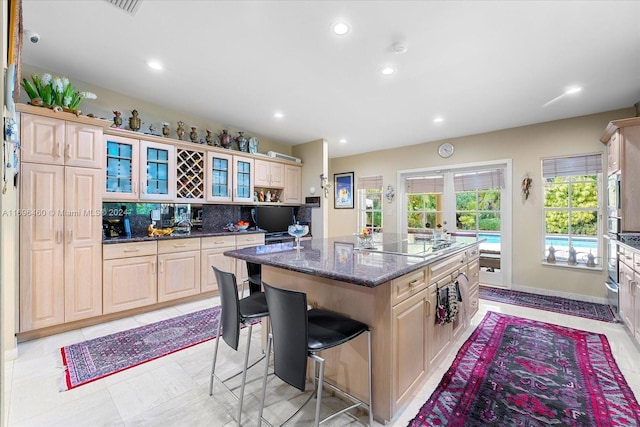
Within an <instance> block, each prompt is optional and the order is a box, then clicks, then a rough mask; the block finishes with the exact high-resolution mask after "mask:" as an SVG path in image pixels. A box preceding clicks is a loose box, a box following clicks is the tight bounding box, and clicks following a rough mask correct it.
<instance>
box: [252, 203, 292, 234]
mask: <svg viewBox="0 0 640 427" xmlns="http://www.w3.org/2000/svg"><path fill="white" fill-rule="evenodd" d="M293 218H294V212H293V207H291V206H258V207H257V208H256V223H257V225H258V227H259V228H261V229H263V230H266V232H267V234H279V233H287V230H288V228H289V226H290V225H291V224H293V221H294V219H293Z"/></svg>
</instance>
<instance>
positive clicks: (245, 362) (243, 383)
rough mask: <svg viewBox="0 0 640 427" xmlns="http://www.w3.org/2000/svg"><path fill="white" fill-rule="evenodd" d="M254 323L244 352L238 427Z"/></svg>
mask: <svg viewBox="0 0 640 427" xmlns="http://www.w3.org/2000/svg"><path fill="white" fill-rule="evenodd" d="M252 328H253V324H251V323H249V335H248V337H247V350H246V351H245V354H244V366H243V367H242V383H241V385H240V404H239V405H238V427H240V419H241V418H242V402H243V401H244V386H245V384H246V382H247V366H248V365H249V350H250V349H251V330H252Z"/></svg>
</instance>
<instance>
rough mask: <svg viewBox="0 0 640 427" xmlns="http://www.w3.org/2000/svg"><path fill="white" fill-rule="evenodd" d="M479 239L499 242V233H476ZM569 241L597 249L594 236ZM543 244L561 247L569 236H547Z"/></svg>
mask: <svg viewBox="0 0 640 427" xmlns="http://www.w3.org/2000/svg"><path fill="white" fill-rule="evenodd" d="M478 238H479V239H487V243H497V244H499V243H500V235H499V234H488V233H478ZM571 243H572V245H573V247H574V248H576V249H597V247H598V241H597V239H596V238H595V237H594V238H588V237H574V238H573V239H571ZM545 246H546V247H549V246H553V247H556V248H557V247H562V246H569V238H568V237H548V238H547V240H546V242H545Z"/></svg>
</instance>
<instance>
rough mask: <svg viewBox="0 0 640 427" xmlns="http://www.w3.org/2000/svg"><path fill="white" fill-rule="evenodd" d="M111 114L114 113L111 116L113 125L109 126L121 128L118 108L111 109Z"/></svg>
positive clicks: (120, 115) (120, 114) (120, 116)
mask: <svg viewBox="0 0 640 427" xmlns="http://www.w3.org/2000/svg"><path fill="white" fill-rule="evenodd" d="M113 114H115V116H113V125H111V127H112V128H119V129H120V128H122V113H121V112H120V111H118V110H113Z"/></svg>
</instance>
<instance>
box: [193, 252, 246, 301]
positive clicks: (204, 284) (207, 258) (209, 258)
mask: <svg viewBox="0 0 640 427" xmlns="http://www.w3.org/2000/svg"><path fill="white" fill-rule="evenodd" d="M232 249H233V247H231V248H220V249H204V250H202V252H201V264H200V268H201V275H200V280H201V283H200V292H211V291H217V290H218V281H217V280H216V275H215V274H214V272H213V268H211V266H215V267H216V268H218V269H220V270H222V271H227V272H229V273H233V274H235V273H236V259H235V258H230V257H227V256H224V255H223V254H222V253H223V252H224V251H229V250H232ZM240 283H241V282H240Z"/></svg>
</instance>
